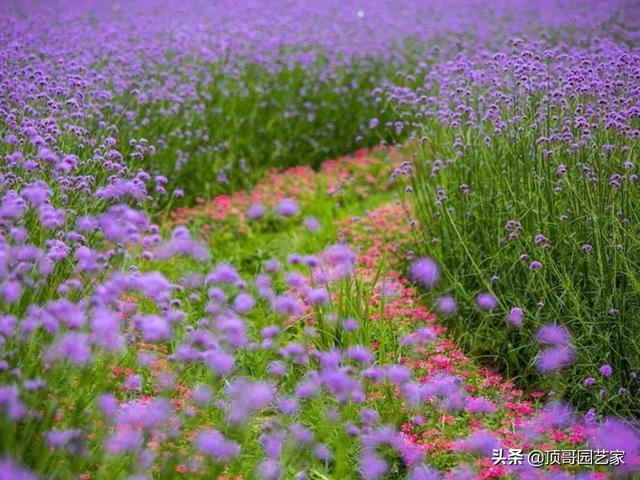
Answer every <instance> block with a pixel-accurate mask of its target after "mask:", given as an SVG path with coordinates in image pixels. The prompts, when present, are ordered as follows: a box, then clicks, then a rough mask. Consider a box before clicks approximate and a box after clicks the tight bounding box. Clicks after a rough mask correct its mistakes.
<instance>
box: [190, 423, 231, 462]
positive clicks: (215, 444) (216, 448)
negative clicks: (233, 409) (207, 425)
mask: <svg viewBox="0 0 640 480" xmlns="http://www.w3.org/2000/svg"><path fill="white" fill-rule="evenodd" d="M194 443H195V446H196V448H197V449H198V450H199V451H200V452H202V453H204V454H206V455H209V456H210V457H212V458H213V459H215V460H217V461H222V462H227V461H229V460H231V459H233V458H235V457H237V456H238V455H240V445H238V444H237V443H236V442H234V441H231V440H227V439H226V438H225V437H224V435H222V433H220V432H219V431H218V430H214V429H210V430H202V431H201V432H200V433H198V436H197V437H196V439H195V442H194Z"/></svg>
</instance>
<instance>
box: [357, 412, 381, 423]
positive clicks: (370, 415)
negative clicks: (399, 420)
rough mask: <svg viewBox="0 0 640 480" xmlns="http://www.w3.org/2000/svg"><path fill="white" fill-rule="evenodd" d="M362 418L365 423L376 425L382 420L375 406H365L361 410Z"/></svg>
mask: <svg viewBox="0 0 640 480" xmlns="http://www.w3.org/2000/svg"><path fill="white" fill-rule="evenodd" d="M360 420H361V421H362V423H364V424H365V425H375V424H376V423H378V421H380V416H379V415H378V412H376V411H375V410H374V409H373V408H363V409H362V410H361V411H360Z"/></svg>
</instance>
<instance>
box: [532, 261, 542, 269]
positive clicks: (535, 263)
mask: <svg viewBox="0 0 640 480" xmlns="http://www.w3.org/2000/svg"><path fill="white" fill-rule="evenodd" d="M541 268H542V263H540V262H539V261H537V260H534V261H533V262H531V263H530V264H529V270H540V269H541Z"/></svg>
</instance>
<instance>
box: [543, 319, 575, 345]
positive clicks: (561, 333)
mask: <svg viewBox="0 0 640 480" xmlns="http://www.w3.org/2000/svg"><path fill="white" fill-rule="evenodd" d="M570 339H571V335H570V334H569V330H567V328H566V327H564V326H562V325H551V324H549V325H545V326H543V327H541V328H540V329H539V330H538V332H537V333H536V341H537V342H538V343H541V344H545V345H561V346H565V345H568V344H569V340H570Z"/></svg>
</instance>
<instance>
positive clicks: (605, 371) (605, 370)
mask: <svg viewBox="0 0 640 480" xmlns="http://www.w3.org/2000/svg"><path fill="white" fill-rule="evenodd" d="M612 373H613V368H611V365H609V364H604V365H602V366H601V367H600V374H601V375H602V376H604V377H610V376H611V374H612Z"/></svg>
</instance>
